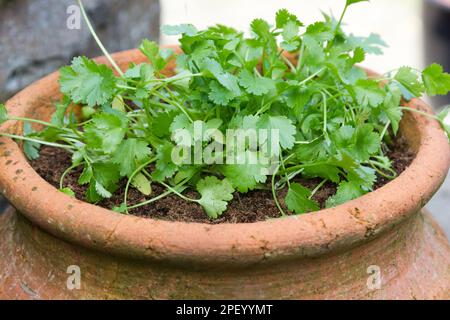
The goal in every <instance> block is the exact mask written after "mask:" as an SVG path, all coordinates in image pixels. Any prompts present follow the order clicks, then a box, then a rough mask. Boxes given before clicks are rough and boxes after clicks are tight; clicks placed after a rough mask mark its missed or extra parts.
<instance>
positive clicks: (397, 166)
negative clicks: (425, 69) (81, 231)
mask: <svg viewBox="0 0 450 320" xmlns="http://www.w3.org/2000/svg"><path fill="white" fill-rule="evenodd" d="M387 156H388V157H389V158H390V159H391V161H392V164H393V169H394V170H395V171H396V172H397V173H398V174H400V173H402V172H403V171H404V170H405V169H406V168H407V167H408V166H409V165H410V164H411V162H412V160H413V159H414V156H415V155H414V153H412V152H411V151H409V148H408V146H407V145H406V143H405V142H404V141H403V140H399V141H396V143H395V145H394V146H393V147H392V150H391V151H388V152H387ZM31 166H32V167H33V168H34V169H35V170H36V172H37V173H38V174H39V175H40V176H41V177H43V178H44V179H45V180H46V181H47V182H49V183H50V184H52V185H53V186H55V187H56V188H59V180H60V177H61V175H62V174H63V172H64V171H65V170H66V169H67V168H68V167H70V166H71V157H70V154H69V153H68V152H67V151H65V150H63V149H56V148H52V147H46V146H43V147H42V148H41V151H40V157H39V158H38V159H37V160H34V161H31ZM81 172H82V168H79V169H75V170H73V171H72V172H70V173H69V174H68V175H67V176H66V178H65V180H64V187H69V188H71V189H72V190H73V191H74V192H75V195H76V197H77V199H80V200H85V196H84V194H85V191H86V186H80V185H78V183H77V181H78V177H79V176H80V174H81ZM389 181H390V180H388V179H386V178H384V177H382V176H377V182H376V185H375V189H378V188H380V187H382V186H383V185H385V184H386V183H388V182H389ZM296 182H299V183H301V184H302V185H303V186H305V187H308V188H310V189H311V190H312V189H314V188H315V187H316V186H317V185H318V184H319V183H320V182H321V179H296ZM125 185H126V180H123V181H122V182H121V183H120V187H119V189H118V190H117V191H116V192H115V193H114V195H113V197H112V198H110V199H105V200H103V201H102V202H99V203H97V205H98V206H101V207H104V208H107V209H111V208H114V207H116V206H120V204H121V203H122V201H123V197H124V190H125ZM152 189H153V190H152V195H151V196H150V197H149V198H152V197H155V196H157V195H159V194H161V193H163V192H165V191H166V190H165V189H164V188H163V187H162V186H159V185H157V184H153V185H152ZM286 193H287V189H284V190H281V191H279V192H278V198H279V201H280V203H281V205H282V207H283V208H284V210H285V211H286V212H288V210H287V209H286V207H285V204H284V200H283V199H284V197H285V195H286ZM335 193H336V185H335V184H333V183H331V182H330V183H326V184H325V185H324V186H323V187H322V188H321V189H320V190H319V191H318V192H317V193H316V194H315V195H314V197H313V199H314V200H316V201H317V202H318V203H319V204H320V205H321V207H322V208H323V207H324V205H325V201H326V200H327V198H328V197H330V196H332V195H334V194H335ZM186 195H187V196H188V197H191V198H198V194H197V193H196V192H194V191H187V192H186ZM149 198H146V197H145V196H144V195H143V194H141V193H140V192H139V191H138V190H136V189H134V188H130V190H129V193H128V203H129V205H133V204H137V203H140V202H143V201H145V200H147V199H149ZM130 213H131V214H133V215H136V216H139V217H145V218H153V219H162V220H168V221H184V222H200V223H208V224H218V223H251V222H257V221H264V220H267V219H271V218H279V217H280V212H279V210H278V209H277V207H276V205H275V202H274V200H273V198H272V193H271V191H270V190H267V191H266V190H256V191H251V192H249V193H247V194H239V193H235V195H234V199H233V200H232V201H231V202H230V203H229V204H228V210H227V211H226V212H225V213H224V214H223V215H222V216H221V217H219V218H218V219H215V220H210V219H209V218H208V217H207V216H206V214H205V212H204V211H203V209H202V208H201V206H200V205H198V204H195V203H189V202H186V201H185V200H183V199H181V198H179V197H178V196H175V195H173V196H168V197H165V198H163V199H161V200H159V201H156V202H154V203H152V204H150V205H147V206H143V207H140V208H137V209H133V210H130Z"/></svg>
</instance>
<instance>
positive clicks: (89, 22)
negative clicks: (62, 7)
mask: <svg viewBox="0 0 450 320" xmlns="http://www.w3.org/2000/svg"><path fill="white" fill-rule="evenodd" d="M77 2H78V5H79V6H80V9H81V14H82V15H83V18H84V20H85V21H86V24H87V26H88V29H89V31H90V32H91V34H92V36H93V37H94V39H95V41H96V42H97V44H98V46H99V47H100V49H101V50H102V52H103V54H104V55H105V57H106V58H107V59H108V60H109V62H110V63H111V65H112V66H113V67H114V69H116V71H117V73H118V74H119V75H120V76H121V77H123V76H124V73H123V71H122V69H120V67H119V66H118V65H117V63H116V62H115V61H114V59H113V58H112V57H111V55H110V54H109V52H108V50H106V48H105V46H104V45H103V43H102V42H101V41H100V39H99V37H98V36H97V33H96V32H95V30H94V27H93V26H92V24H91V21H90V20H89V17H88V16H87V14H86V10H85V9H84V5H83V2H82V1H81V0H77Z"/></svg>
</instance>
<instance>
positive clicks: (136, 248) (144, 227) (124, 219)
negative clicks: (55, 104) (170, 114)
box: [0, 50, 450, 265]
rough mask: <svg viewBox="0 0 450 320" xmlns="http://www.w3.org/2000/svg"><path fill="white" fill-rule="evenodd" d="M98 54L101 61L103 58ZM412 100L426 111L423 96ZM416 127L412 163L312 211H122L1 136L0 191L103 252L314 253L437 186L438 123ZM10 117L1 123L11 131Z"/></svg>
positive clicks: (203, 256) (383, 224)
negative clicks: (191, 214) (60, 183)
mask: <svg viewBox="0 0 450 320" xmlns="http://www.w3.org/2000/svg"><path fill="white" fill-rule="evenodd" d="M114 58H115V59H116V60H117V61H118V63H119V64H121V65H124V64H126V62H129V61H136V60H139V61H141V60H142V59H143V58H142V55H141V54H140V53H139V52H138V51H137V50H130V51H125V52H121V53H117V54H115V55H114ZM101 61H102V62H104V63H106V61H105V60H104V59H103V58H101ZM57 78H58V73H53V74H51V75H49V76H47V77H45V78H43V79H42V80H40V81H38V82H36V83H34V84H33V85H31V86H29V87H28V88H26V89H24V90H23V91H22V92H20V93H19V94H17V95H16V96H15V97H13V98H12V99H10V100H9V101H8V102H7V104H6V106H7V108H8V111H9V112H10V114H12V115H16V116H19V115H24V114H25V110H26V108H27V106H28V105H29V104H30V103H31V102H32V101H36V99H42V97H43V96H44V94H43V92H47V93H46V95H47V96H48V94H49V90H51V93H50V94H52V95H53V94H57V92H58V90H57V88H56V89H55V85H54V84H55V82H56V81H57ZM410 106H412V107H414V108H420V109H421V110H426V111H429V112H431V109H430V108H429V107H428V106H427V105H426V104H425V103H424V102H422V101H420V100H413V101H412V102H411V103H410ZM408 117H410V118H411V119H413V121H411V124H410V125H411V126H413V127H414V128H413V131H414V130H415V131H416V132H417V133H418V137H419V141H418V150H417V156H416V158H415V160H414V161H413V163H412V164H411V166H410V167H409V168H408V169H406V170H405V171H404V172H403V173H402V174H401V175H400V176H399V177H398V178H396V179H395V180H393V181H392V182H390V183H388V184H387V185H385V186H384V187H382V188H380V189H378V190H376V191H374V192H371V193H369V194H367V195H365V196H363V197H361V198H358V199H356V200H353V201H350V202H348V203H345V204H343V205H341V206H338V207H336V208H332V209H326V210H321V211H319V212H316V213H313V214H306V215H300V216H292V217H287V218H283V219H274V220H269V221H264V222H257V223H251V224H219V225H207V224H201V223H184V222H169V221H160V220H153V219H146V218H139V217H135V216H129V215H122V214H119V213H115V212H112V211H109V210H107V209H103V208H101V207H98V206H95V205H91V204H88V203H85V202H82V201H79V200H76V199H73V198H71V197H69V196H67V195H65V194H63V193H61V192H59V191H58V190H57V189H56V188H54V187H53V186H51V185H50V184H49V183H47V182H46V181H45V180H43V179H42V178H41V177H40V176H39V175H38V174H37V173H36V172H35V171H34V170H33V169H32V168H31V166H30V165H29V164H28V162H27V160H26V158H25V157H24V155H23V153H22V151H21V150H20V148H19V146H18V145H17V144H16V143H15V142H14V141H12V140H11V139H8V138H0V144H1V145H0V186H1V189H0V191H1V192H2V193H3V194H4V195H5V196H6V198H7V199H8V200H9V201H10V202H11V203H12V204H13V205H14V206H15V207H16V208H17V209H18V210H19V211H20V212H21V213H22V214H23V215H24V216H26V217H27V218H28V219H30V220H31V221H32V222H34V223H35V224H36V225H38V226H39V227H40V228H42V229H44V230H46V231H48V232H49V233H51V234H53V235H55V236H56V237H59V238H61V239H63V240H65V241H68V242H71V243H75V244H78V245H82V246H84V247H87V248H91V249H95V250H100V251H102V252H106V253H111V254H116V255H122V256H128V257H134V258H139V259H148V260H158V261H165V262H171V263H177V264H183V263H188V262H189V263H194V264H208V265H212V264H215V265H219V264H222V265H223V264H225V265H246V264H251V263H255V262H261V261H278V260H281V259H293V258H300V257H311V256H317V255H320V254H324V253H327V252H329V251H332V250H340V249H343V248H346V247H348V246H352V245H356V244H360V243H362V242H364V241H367V240H369V239H371V238H373V237H374V236H376V235H378V234H380V233H382V232H383V231H385V230H387V229H390V228H392V227H395V225H396V224H397V223H399V222H401V221H402V220H403V219H404V218H406V217H408V216H409V215H411V214H413V213H415V212H417V211H418V210H420V209H421V208H422V207H423V206H424V205H425V204H426V203H427V202H428V201H429V199H430V198H431V197H432V196H433V194H434V193H435V192H436V191H437V190H438V189H439V187H440V185H441V184H442V182H443V181H444V179H445V177H446V175H447V172H448V168H449V165H450V147H449V143H448V140H447V137H446V136H445V134H444V133H443V131H442V130H441V128H440V126H439V124H438V123H437V122H436V121H434V120H429V119H426V118H425V117H423V116H420V115H417V114H412V113H408ZM15 125H16V124H15V123H14V122H8V123H6V124H4V125H3V126H1V127H0V130H1V131H2V132H4V131H7V130H9V131H11V130H15V128H14V126H15Z"/></svg>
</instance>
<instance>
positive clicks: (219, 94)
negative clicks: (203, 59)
mask: <svg viewBox="0 0 450 320" xmlns="http://www.w3.org/2000/svg"><path fill="white" fill-rule="evenodd" d="M209 88H210V89H211V91H210V92H209V94H208V97H209V99H210V100H211V101H212V102H214V103H215V104H218V105H221V106H226V105H227V104H228V103H229V102H230V101H231V100H233V99H234V98H235V97H236V95H235V94H234V93H233V92H232V91H230V90H228V89H227V88H225V87H223V86H221V85H220V84H219V83H218V82H217V81H211V83H210V84H209Z"/></svg>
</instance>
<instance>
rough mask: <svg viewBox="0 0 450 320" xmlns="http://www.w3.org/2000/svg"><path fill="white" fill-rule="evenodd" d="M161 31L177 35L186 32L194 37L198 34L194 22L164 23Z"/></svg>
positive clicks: (169, 34)
mask: <svg viewBox="0 0 450 320" xmlns="http://www.w3.org/2000/svg"><path fill="white" fill-rule="evenodd" d="M161 32H162V33H164V34H165V35H168V36H177V35H180V34H185V35H187V36H189V37H193V36H195V35H196V34H197V32H198V31H197V28H195V27H194V26H193V25H192V24H180V25H164V26H162V27H161Z"/></svg>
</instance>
